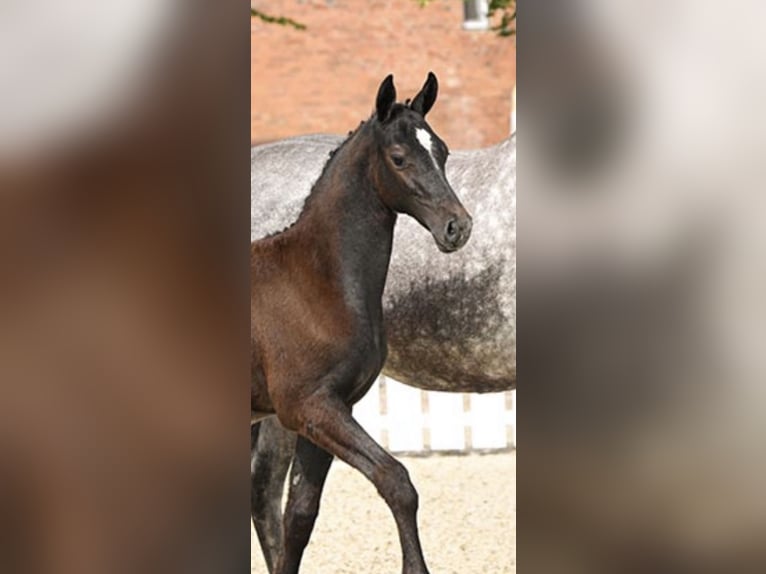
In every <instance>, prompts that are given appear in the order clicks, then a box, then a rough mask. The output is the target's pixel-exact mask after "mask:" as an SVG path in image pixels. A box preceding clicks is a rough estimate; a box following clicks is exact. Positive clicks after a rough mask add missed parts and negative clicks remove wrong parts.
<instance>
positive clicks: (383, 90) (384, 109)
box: [375, 74, 396, 122]
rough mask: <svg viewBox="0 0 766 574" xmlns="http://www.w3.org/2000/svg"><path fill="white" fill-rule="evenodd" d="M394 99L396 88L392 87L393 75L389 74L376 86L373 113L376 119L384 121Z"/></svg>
mask: <svg viewBox="0 0 766 574" xmlns="http://www.w3.org/2000/svg"><path fill="white" fill-rule="evenodd" d="M395 101H396V88H395V87H394V75H393V74H389V75H388V76H386V79H385V80H383V83H382V84H380V88H378V97H377V98H376V100H375V113H376V114H377V115H378V120H380V121H381V122H385V121H386V120H387V119H388V114H390V113H391V106H393V105H394V102H395Z"/></svg>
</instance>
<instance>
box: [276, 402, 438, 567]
mask: <svg viewBox="0 0 766 574" xmlns="http://www.w3.org/2000/svg"><path fill="white" fill-rule="evenodd" d="M304 413H305V418H306V420H307V422H306V423H305V424H304V427H303V428H301V429H300V432H301V433H305V434H306V435H307V436H308V437H310V439H311V440H312V441H313V442H315V443H316V444H317V445H319V446H321V447H322V448H323V449H325V450H327V451H328V452H330V453H332V454H333V455H335V456H337V457H338V458H340V459H341V460H343V461H345V462H346V463H348V464H349V465H351V466H353V467H354V468H356V469H357V470H359V471H360V472H361V473H362V474H363V475H364V476H366V477H367V478H368V480H370V482H372V483H373V484H374V485H375V488H377V490H378V493H380V495H381V496H382V497H383V500H385V501H386V504H387V505H388V507H389V508H390V509H391V512H392V514H393V515H394V520H395V521H396V527H397V529H398V531H399V542H400V543H401V546H402V562H403V564H402V572H403V574H428V568H427V567H426V563H425V560H424V558H423V551H422V549H421V546H420V537H419V535H418V526H417V510H418V493H417V491H416V490H415V487H414V486H413V485H412V482H411V481H410V477H409V473H408V472H407V469H406V468H404V466H403V465H402V464H401V463H400V462H399V461H397V460H396V459H395V458H394V457H393V456H391V455H390V454H389V453H388V452H386V451H385V450H384V449H383V447H381V446H380V445H379V444H378V443H376V442H375V441H374V440H373V439H372V437H371V436H370V435H368V434H367V432H366V431H365V430H364V429H363V428H362V427H361V425H359V423H357V422H356V421H355V420H354V419H353V417H352V416H351V409H349V408H348V407H347V406H346V405H345V404H343V403H342V402H340V401H338V400H336V399H333V398H329V397H327V398H325V399H324V400H321V402H320V401H319V400H315V401H313V402H312V404H311V405H304ZM285 524H287V517H285Z"/></svg>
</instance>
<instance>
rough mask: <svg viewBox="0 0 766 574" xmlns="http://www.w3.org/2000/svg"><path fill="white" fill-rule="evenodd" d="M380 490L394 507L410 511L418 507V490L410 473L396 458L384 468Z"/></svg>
mask: <svg viewBox="0 0 766 574" xmlns="http://www.w3.org/2000/svg"><path fill="white" fill-rule="evenodd" d="M379 491H380V494H381V496H382V497H383V499H384V500H385V501H386V502H387V503H388V504H389V505H390V506H391V508H393V509H397V510H401V511H402V512H408V513H414V512H416V511H417V509H418V491H417V490H415V487H414V486H413V484H412V481H411V480H410V473H409V472H407V469H406V468H405V467H404V465H403V464H401V463H400V462H398V461H396V460H394V461H393V462H391V463H389V464H387V465H386V467H385V468H384V469H383V472H382V476H381V488H380V489H379Z"/></svg>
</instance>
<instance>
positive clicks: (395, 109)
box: [263, 100, 409, 239]
mask: <svg viewBox="0 0 766 574" xmlns="http://www.w3.org/2000/svg"><path fill="white" fill-rule="evenodd" d="M408 107H409V100H407V102H406V103H404V104H401V103H396V104H394V105H393V106H392V107H391V111H390V113H389V115H388V118H386V120H385V121H386V122H389V121H390V120H392V119H393V118H395V117H396V116H398V115H399V114H401V113H402V112H403V111H404V110H406V109H408ZM376 120H377V115H376V114H375V113H374V112H373V114H372V115H371V116H370V117H369V118H367V119H366V120H363V121H361V122H359V125H358V126H356V129H353V130H351V131H350V132H348V135H347V136H346V139H344V140H343V141H342V142H341V143H340V144H339V145H338V147H336V148H335V149H333V150H332V151H330V154H329V157H328V158H327V161H326V162H325V164H324V167H323V168H322V173H321V174H319V177H318V178H317V180H316V181H315V182H314V184H313V185H312V186H311V191H310V192H309V195H308V197H306V200H305V201H304V202H303V207H302V208H301V212H300V214H299V215H298V217H297V219H296V220H295V221H293V222H292V223H291V224H290V225H288V226H287V227H285V228H284V229H282V230H281V231H275V232H274V233H270V234H269V235H266V236H265V237H263V239H271V238H274V237H277V236H279V235H281V234H282V233H284V232H286V231H288V230H290V229H292V228H293V227H295V225H296V224H297V223H298V222H299V221H300V220H301V218H302V217H303V215H304V214H305V213H306V211H307V210H308V208H309V207H310V206H311V203H312V200H313V199H314V197H315V195H316V193H315V192H316V190H317V189H318V188H319V186H318V185H317V184H318V183H319V182H320V181H322V179H323V178H324V176H325V174H326V173H327V170H328V169H330V166H331V165H333V162H334V161H335V159H336V158H337V157H338V152H339V151H340V150H342V149H343V148H344V147H345V146H346V145H347V144H348V143H349V142H350V141H351V140H353V139H354V136H355V135H357V134H358V133H359V132H360V131H362V129H363V128H364V127H366V126H369V125H371V123H372V122H373V121H376Z"/></svg>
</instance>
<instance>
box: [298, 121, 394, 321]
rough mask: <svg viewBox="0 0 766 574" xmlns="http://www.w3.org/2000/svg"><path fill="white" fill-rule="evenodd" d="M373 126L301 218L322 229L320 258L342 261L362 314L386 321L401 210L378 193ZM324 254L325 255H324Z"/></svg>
mask: <svg viewBox="0 0 766 574" xmlns="http://www.w3.org/2000/svg"><path fill="white" fill-rule="evenodd" d="M375 146H376V144H375V140H374V138H373V135H372V133H371V128H370V127H369V126H362V127H361V128H360V129H359V131H358V133H356V134H354V135H353V136H352V137H351V138H350V140H349V141H348V142H347V143H346V144H345V145H343V146H341V147H340V148H339V149H338V150H337V151H336V152H335V154H334V156H333V158H332V159H331V160H330V162H329V163H328V165H327V167H326V168H325V170H324V172H323V173H322V176H321V177H320V178H319V180H318V181H317V182H316V184H315V185H314V188H313V189H312V192H311V197H310V199H309V201H308V202H307V204H306V207H305V209H304V213H302V214H301V218H300V220H299V222H300V221H302V220H305V221H306V222H307V224H310V225H312V226H313V227H314V229H315V230H316V231H317V233H316V236H317V237H321V240H320V241H318V242H316V244H315V248H316V249H317V254H318V255H320V254H321V253H324V254H327V253H332V254H334V255H335V256H337V257H338V258H339V262H340V264H339V265H338V267H337V269H336V273H337V277H336V278H337V279H338V282H339V284H340V286H341V289H342V291H343V297H344V300H345V301H346V303H347V304H348V305H349V307H351V309H352V310H353V311H354V312H355V314H356V315H357V316H361V317H363V318H365V319H367V320H369V321H372V322H373V323H375V321H377V322H380V321H382V305H381V299H382V296H383V289H384V287H385V283H386V275H387V273H388V265H389V262H390V259H391V246H392V242H393V235H394V224H395V223H396V212H394V211H393V210H392V209H390V208H389V207H388V206H386V205H385V204H384V203H383V202H382V200H381V199H380V196H379V194H378V191H377V189H376V186H377V185H378V184H377V182H376V181H375V180H376V177H375V173H376V170H377V169H378V168H379V165H378V163H377V162H379V161H380V159H379V156H378V154H377V150H376V148H375ZM320 252H321V253H320Z"/></svg>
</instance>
